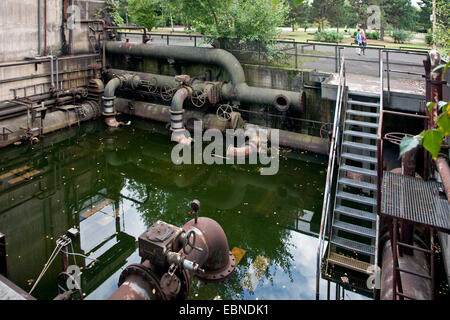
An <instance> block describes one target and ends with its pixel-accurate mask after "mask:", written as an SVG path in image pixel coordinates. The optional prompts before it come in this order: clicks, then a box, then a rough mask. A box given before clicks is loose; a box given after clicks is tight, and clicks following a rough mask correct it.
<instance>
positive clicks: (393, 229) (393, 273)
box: [391, 219, 398, 300]
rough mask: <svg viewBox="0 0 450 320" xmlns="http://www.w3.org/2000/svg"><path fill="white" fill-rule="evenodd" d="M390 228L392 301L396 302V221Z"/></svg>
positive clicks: (395, 220)
mask: <svg viewBox="0 0 450 320" xmlns="http://www.w3.org/2000/svg"><path fill="white" fill-rule="evenodd" d="M392 223H393V227H392V243H391V246H392V261H393V269H394V270H393V272H392V277H393V280H392V300H397V261H398V260H397V219H394V221H393V222H392Z"/></svg>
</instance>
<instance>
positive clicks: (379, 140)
mask: <svg viewBox="0 0 450 320" xmlns="http://www.w3.org/2000/svg"><path fill="white" fill-rule="evenodd" d="M380 56H381V59H380V109H379V118H378V131H377V221H376V229H375V230H376V235H375V263H374V267H375V268H374V270H373V271H374V277H375V284H378V283H379V281H378V280H379V269H378V263H379V261H378V251H379V244H380V243H379V242H380V241H379V235H378V231H379V228H380V214H381V190H382V183H383V118H384V65H383V50H381V54H380ZM386 58H387V57H386ZM387 72H388V73H389V69H388V70H387ZM389 94H390V93H389ZM378 289H380V288H377V287H375V290H374V298H375V299H378V297H377V295H378Z"/></svg>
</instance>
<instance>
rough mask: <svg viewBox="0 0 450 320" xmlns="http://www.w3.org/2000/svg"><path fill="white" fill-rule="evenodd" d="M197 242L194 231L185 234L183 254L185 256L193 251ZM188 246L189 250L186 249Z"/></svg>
mask: <svg viewBox="0 0 450 320" xmlns="http://www.w3.org/2000/svg"><path fill="white" fill-rule="evenodd" d="M196 241H197V236H196V234H195V231H194V230H190V231H188V233H187V234H186V237H185V238H184V244H183V252H184V254H185V255H188V254H190V253H191V252H192V250H194V247H195V242H196ZM188 246H189V249H187V247H188Z"/></svg>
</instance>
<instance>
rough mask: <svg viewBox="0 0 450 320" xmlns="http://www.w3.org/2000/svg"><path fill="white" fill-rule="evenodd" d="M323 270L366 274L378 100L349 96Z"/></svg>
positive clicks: (370, 263) (373, 222)
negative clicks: (349, 270) (330, 268)
mask: <svg viewBox="0 0 450 320" xmlns="http://www.w3.org/2000/svg"><path fill="white" fill-rule="evenodd" d="M348 95H349V100H348V101H347V105H348V107H347V109H346V110H345V120H344V130H343V135H342V139H341V155H340V157H341V161H340V167H339V171H338V177H337V185H336V196H335V204H334V210H333V212H334V214H333V219H332V224H331V232H330V242H329V243H330V248H329V250H328V258H327V266H330V265H338V266H341V267H344V268H347V269H351V270H353V271H356V272H359V273H363V274H368V275H371V274H373V272H374V265H375V256H376V239H377V236H378V230H377V192H378V190H377V168H378V157H377V152H378V150H377V131H378V127H379V117H380V113H379V110H380V95H376V94H367V93H358V92H351V91H350V92H349V93H348Z"/></svg>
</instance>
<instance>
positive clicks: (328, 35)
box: [314, 30, 344, 42]
mask: <svg viewBox="0 0 450 320" xmlns="http://www.w3.org/2000/svg"><path fill="white" fill-rule="evenodd" d="M314 40H318V41H328V42H341V41H342V40H344V35H343V34H342V33H338V32H336V31H329V30H322V31H317V32H316V33H315V34H314Z"/></svg>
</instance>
